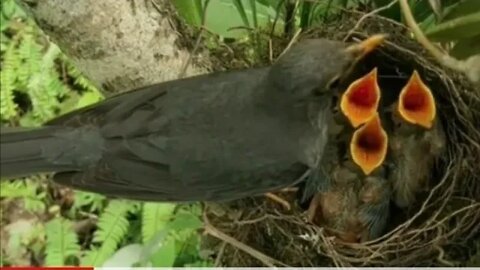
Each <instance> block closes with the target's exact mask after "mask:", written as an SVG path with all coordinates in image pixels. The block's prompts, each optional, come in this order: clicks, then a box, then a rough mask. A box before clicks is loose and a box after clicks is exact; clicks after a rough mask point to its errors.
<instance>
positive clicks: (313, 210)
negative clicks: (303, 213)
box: [307, 192, 322, 223]
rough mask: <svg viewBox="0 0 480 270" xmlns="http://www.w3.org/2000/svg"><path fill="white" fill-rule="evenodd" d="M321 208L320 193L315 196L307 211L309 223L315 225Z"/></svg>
mask: <svg viewBox="0 0 480 270" xmlns="http://www.w3.org/2000/svg"><path fill="white" fill-rule="evenodd" d="M321 207H322V205H321V193H320V192H319V193H317V194H315V195H314V196H313V198H312V200H311V201H310V205H309V206H308V209H307V221H308V222H309V223H314V221H315V217H317V212H318V209H319V208H321Z"/></svg>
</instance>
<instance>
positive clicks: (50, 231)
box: [45, 217, 80, 266]
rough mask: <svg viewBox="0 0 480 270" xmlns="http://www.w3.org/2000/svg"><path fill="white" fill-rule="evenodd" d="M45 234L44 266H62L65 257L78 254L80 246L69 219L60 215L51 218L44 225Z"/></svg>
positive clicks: (65, 260)
mask: <svg viewBox="0 0 480 270" xmlns="http://www.w3.org/2000/svg"><path fill="white" fill-rule="evenodd" d="M46 235H47V244H46V247H45V253H46V254H47V256H46V257H45V266H64V265H66V262H67V258H69V257H70V256H75V257H76V256H78V255H79V253H80V246H79V245H78V239H77V234H76V233H75V231H73V228H72V222H71V221H69V220H66V219H64V218H62V217H57V218H54V219H52V220H51V221H49V222H48V223H47V225H46Z"/></svg>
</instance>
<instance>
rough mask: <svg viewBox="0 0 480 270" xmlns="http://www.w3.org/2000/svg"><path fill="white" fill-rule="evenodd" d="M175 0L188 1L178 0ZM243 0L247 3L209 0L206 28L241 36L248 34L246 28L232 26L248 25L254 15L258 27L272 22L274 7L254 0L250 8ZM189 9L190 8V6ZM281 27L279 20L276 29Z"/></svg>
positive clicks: (179, 0) (220, 33) (228, 34)
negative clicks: (254, 2)
mask: <svg viewBox="0 0 480 270" xmlns="http://www.w3.org/2000/svg"><path fill="white" fill-rule="evenodd" d="M177 2H189V1H184V0H178V1H177ZM244 2H245V3H247V2H246V1H238V2H237V1H232V0H214V1H210V3H209V4H208V10H207V13H206V15H207V18H206V22H205V24H206V28H207V29H208V30H209V31H211V32H213V33H215V34H217V35H220V36H222V37H228V38H243V37H246V36H247V35H248V34H249V31H248V30H245V29H232V28H238V27H248V26H249V24H248V23H247V22H252V21H254V20H255V17H256V20H257V24H258V27H259V28H265V27H267V26H268V25H269V24H270V23H271V22H273V20H274V18H275V16H276V10H275V8H274V7H272V6H270V5H262V4H261V3H259V2H256V5H255V8H252V6H251V5H244V4H243V3H244ZM238 3H240V5H241V6H239V5H238ZM185 9H186V8H185V7H181V8H180V10H185ZM189 9H190V10H191V9H192V7H190V8H189ZM182 13H184V12H182ZM190 13H191V12H190ZM255 14H256V16H255ZM189 16H192V15H189V13H188V14H185V13H184V14H183V17H189ZM282 29H283V21H281V20H279V21H278V23H277V25H276V31H281V30H282Z"/></svg>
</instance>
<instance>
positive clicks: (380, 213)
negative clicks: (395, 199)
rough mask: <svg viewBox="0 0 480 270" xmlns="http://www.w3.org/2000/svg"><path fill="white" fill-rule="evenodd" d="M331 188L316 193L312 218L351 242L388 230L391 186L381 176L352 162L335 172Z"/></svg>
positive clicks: (310, 216)
mask: <svg viewBox="0 0 480 270" xmlns="http://www.w3.org/2000/svg"><path fill="white" fill-rule="evenodd" d="M331 180H332V184H331V187H330V188H329V190H328V191H325V192H319V193H317V194H316V195H315V197H316V198H315V199H316V200H317V201H318V204H316V207H315V208H310V209H309V211H308V212H307V214H308V220H309V221H310V222H312V223H314V224H317V225H319V226H322V227H324V228H325V231H326V232H327V233H329V234H332V235H334V236H336V237H338V239H339V240H340V241H343V242H348V243H356V242H363V241H368V240H372V239H375V238H377V237H379V236H381V235H382V234H383V233H384V232H385V228H386V225H387V221H388V218H389V210H390V209H389V202H390V195H391V189H390V185H389V183H388V182H387V180H386V179H385V178H383V177H381V176H368V177H365V176H364V175H363V173H362V172H360V171H359V170H358V168H357V167H356V166H355V165H354V164H353V163H352V162H351V161H346V162H344V163H343V164H341V165H338V166H336V167H335V168H334V170H333V171H332V172H331Z"/></svg>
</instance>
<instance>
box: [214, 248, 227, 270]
mask: <svg viewBox="0 0 480 270" xmlns="http://www.w3.org/2000/svg"><path fill="white" fill-rule="evenodd" d="M226 246H227V242H222V245H221V246H220V249H219V250H218V253H217V258H216V259H215V263H214V264H213V266H214V267H219V266H220V264H221V263H222V257H223V253H224V252H225V247H226Z"/></svg>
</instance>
